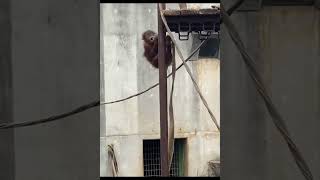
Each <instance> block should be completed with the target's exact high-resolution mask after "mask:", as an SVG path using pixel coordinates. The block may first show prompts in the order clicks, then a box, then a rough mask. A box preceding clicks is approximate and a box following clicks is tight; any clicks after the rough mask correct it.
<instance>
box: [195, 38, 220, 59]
mask: <svg viewBox="0 0 320 180" xmlns="http://www.w3.org/2000/svg"><path fill="white" fill-rule="evenodd" d="M199 58H219V39H217V38H210V39H208V40H207V42H205V44H204V45H203V46H202V47H201V48H200V51H199Z"/></svg>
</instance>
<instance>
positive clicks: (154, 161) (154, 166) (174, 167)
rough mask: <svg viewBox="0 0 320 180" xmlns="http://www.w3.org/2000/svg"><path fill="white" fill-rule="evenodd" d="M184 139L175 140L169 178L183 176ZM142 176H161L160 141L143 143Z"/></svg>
mask: <svg viewBox="0 0 320 180" xmlns="http://www.w3.org/2000/svg"><path fill="white" fill-rule="evenodd" d="M184 146H185V139H175V142H174V153H173V158H172V164H171V167H170V176H183V175H184ZM143 165H144V176H161V163H160V140H159V139H157V140H144V141H143Z"/></svg>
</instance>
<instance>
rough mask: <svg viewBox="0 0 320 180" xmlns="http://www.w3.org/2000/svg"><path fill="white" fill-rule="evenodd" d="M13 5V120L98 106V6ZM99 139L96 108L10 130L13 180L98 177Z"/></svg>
mask: <svg viewBox="0 0 320 180" xmlns="http://www.w3.org/2000/svg"><path fill="white" fill-rule="evenodd" d="M10 3H11V25H12V26H11V28H12V30H11V32H12V34H11V43H12V44H11V45H12V46H11V51H10V53H11V62H12V75H13V78H12V86H13V91H12V93H13V119H14V121H15V122H24V121H30V120H35V119H39V118H44V117H48V116H51V115H55V114H59V113H64V112H67V111H70V110H72V109H74V108H75V107H78V106H80V105H83V104H86V103H89V102H92V101H94V100H98V99H99V93H98V92H99V41H98V39H99V32H98V30H99V27H98V24H99V18H98V17H99V11H98V10H99V9H98V8H99V6H98V2H94V1H91V2H89V1H83V0H79V1H65V0H63V1H62V0H58V1H51V0H44V1H43V0H32V1H25V2H23V1H17V0H11V2H10ZM98 137H99V108H95V109H91V110H88V111H85V112H82V113H80V114H77V115H74V116H71V117H67V118H65V119H63V120H61V121H57V122H52V123H47V124H44V125H36V126H32V127H25V128H18V129H15V130H14V145H15V154H14V155H15V156H14V158H15V161H14V162H15V168H14V171H15V178H14V179H15V180H29V179H30V180H43V179H47V180H49V179H50V180H54V179H59V180H88V179H97V178H99V169H98V164H99V163H98V161H99V152H98V151H99V149H98V143H99V140H98ZM1 164H2V159H1ZM2 171H3V169H2V170H1V172H2ZM1 179H2V178H1ZM5 179H6V178H5ZM6 180H12V178H9V179H6Z"/></svg>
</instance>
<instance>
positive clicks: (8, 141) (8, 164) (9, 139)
mask: <svg viewBox="0 0 320 180" xmlns="http://www.w3.org/2000/svg"><path fill="white" fill-rule="evenodd" d="M0 27H1V28H0V124H2V123H11V122H12V121H13V119H12V108H13V107H12V96H13V95H12V63H11V38H10V37H11V21H10V1H9V0H3V1H0ZM0 160H1V163H0V169H1V171H0V179H8V180H13V179H14V133H13V130H12V129H11V130H0Z"/></svg>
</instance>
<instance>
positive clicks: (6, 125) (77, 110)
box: [0, 40, 206, 129]
mask: <svg viewBox="0 0 320 180" xmlns="http://www.w3.org/2000/svg"><path fill="white" fill-rule="evenodd" d="M205 42H206V40H205V41H203V42H201V43H200V44H199V45H198V46H197V48H195V49H194V50H193V51H192V52H191V54H190V55H189V56H188V58H187V59H186V60H185V61H189V59H190V58H191V57H192V56H193V55H194V54H195V53H196V52H198V50H199V49H200V48H201V47H202V45H203V44H204V43H205ZM181 67H182V64H181V65H180V66H179V67H178V68H176V71H177V70H178V69H180V68H181ZM171 75H172V73H170V74H169V75H168V76H167V78H168V77H170V76H171ZM158 85H159V83H156V84H154V85H153V86H151V87H149V88H148V89H146V90H144V91H141V92H139V93H137V94H134V95H131V96H129V97H127V98H123V99H119V100H116V101H110V102H103V103H100V101H99V100H96V101H94V102H91V103H88V104H85V105H83V106H80V107H78V108H75V109H74V110H72V111H69V112H66V113H63V114H59V115H54V116H50V117H48V118H43V119H38V120H34V121H26V122H11V123H2V124H0V129H9V128H19V127H26V126H33V125H38V124H43V123H47V122H53V121H57V120H61V119H62V118H65V117H68V116H72V115H74V114H77V113H80V112H83V111H86V110H88V109H91V108H93V107H96V106H100V105H106V104H113V103H118V102H122V101H126V100H128V99H131V98H133V97H136V96H139V95H141V94H144V93H146V92H148V91H149V90H151V89H153V88H155V87H157V86H158Z"/></svg>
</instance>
